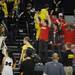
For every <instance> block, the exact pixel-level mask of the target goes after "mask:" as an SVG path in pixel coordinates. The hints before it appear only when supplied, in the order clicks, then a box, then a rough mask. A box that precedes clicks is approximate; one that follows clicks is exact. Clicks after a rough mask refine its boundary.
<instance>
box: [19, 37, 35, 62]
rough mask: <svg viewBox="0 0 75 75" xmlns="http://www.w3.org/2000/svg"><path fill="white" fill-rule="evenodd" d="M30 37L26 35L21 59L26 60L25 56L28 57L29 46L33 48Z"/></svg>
mask: <svg viewBox="0 0 75 75" xmlns="http://www.w3.org/2000/svg"><path fill="white" fill-rule="evenodd" d="M29 41H30V38H29V37H28V36H26V37H25V38H24V40H23V44H24V45H23V46H22V51H21V58H20V61H24V60H25V57H26V50H27V49H28V48H32V49H34V48H33V46H32V45H31V44H30V42H29Z"/></svg>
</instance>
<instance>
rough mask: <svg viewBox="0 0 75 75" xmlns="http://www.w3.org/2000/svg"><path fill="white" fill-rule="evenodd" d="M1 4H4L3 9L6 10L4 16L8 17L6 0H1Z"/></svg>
mask: <svg viewBox="0 0 75 75" xmlns="http://www.w3.org/2000/svg"><path fill="white" fill-rule="evenodd" d="M0 5H1V6H2V10H3V12H4V16H5V17H8V10H7V4H6V2H5V0H1V1H0Z"/></svg>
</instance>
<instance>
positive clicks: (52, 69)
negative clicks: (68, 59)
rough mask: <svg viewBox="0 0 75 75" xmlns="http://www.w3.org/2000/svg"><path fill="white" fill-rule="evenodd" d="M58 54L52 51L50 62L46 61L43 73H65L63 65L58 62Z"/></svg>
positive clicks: (63, 74) (53, 74) (57, 74)
mask: <svg viewBox="0 0 75 75" xmlns="http://www.w3.org/2000/svg"><path fill="white" fill-rule="evenodd" d="M58 60H59V56H58V54H57V53H53V55H52V62H47V63H46V65H45V69H44V74H47V75H65V71H64V67H63V65H62V64H61V63H59V62H58Z"/></svg>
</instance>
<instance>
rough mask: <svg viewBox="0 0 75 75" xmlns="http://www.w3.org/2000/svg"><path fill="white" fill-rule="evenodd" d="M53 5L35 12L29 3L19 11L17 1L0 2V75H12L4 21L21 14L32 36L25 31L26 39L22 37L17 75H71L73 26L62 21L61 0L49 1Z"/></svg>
mask: <svg viewBox="0 0 75 75" xmlns="http://www.w3.org/2000/svg"><path fill="white" fill-rule="evenodd" d="M53 3H54V5H52V6H51V8H50V7H49V5H48V4H45V5H43V6H42V8H41V7H40V8H38V9H35V8H34V7H33V5H32V1H29V2H27V4H26V5H24V7H25V9H19V6H21V5H20V4H21V1H20V0H0V23H1V24H0V54H1V53H3V54H4V58H2V57H3V56H1V59H3V62H2V61H1V62H2V63H3V65H4V66H3V70H2V75H13V70H12V69H13V68H12V67H11V66H12V65H13V60H12V59H11V57H10V55H9V52H8V49H7V46H6V44H5V39H6V36H7V32H6V31H7V29H8V27H6V26H7V20H8V19H9V17H10V18H14V17H17V18H20V17H21V16H24V15H25V19H26V24H28V25H29V26H30V25H33V27H34V29H35V33H33V34H32V32H31V31H30V30H29V32H28V33H27V35H28V36H25V37H24V40H23V46H22V50H21V57H20V62H19V64H20V72H21V75H26V74H27V75H30V74H31V75H33V74H35V75H42V74H44V75H50V74H51V75H55V74H57V75H73V72H74V71H73V67H72V66H74V64H75V23H68V22H66V21H65V18H64V16H65V15H64V12H63V9H62V7H61V0H53ZM19 10H20V11H19ZM74 15H75V13H74ZM7 18H8V19H7ZM5 24H6V25H5ZM32 35H34V37H35V38H34V39H32ZM30 39H31V40H32V42H33V43H31V42H30ZM49 53H50V54H49ZM50 56H51V57H50ZM59 57H60V58H59ZM51 60H52V62H50V61H51ZM58 60H59V62H60V63H58ZM47 62H48V63H47ZM61 63H62V64H63V65H64V67H63V66H62V64H61ZM7 65H8V66H7ZM7 67H8V68H7ZM44 68H45V69H44ZM9 70H10V71H9Z"/></svg>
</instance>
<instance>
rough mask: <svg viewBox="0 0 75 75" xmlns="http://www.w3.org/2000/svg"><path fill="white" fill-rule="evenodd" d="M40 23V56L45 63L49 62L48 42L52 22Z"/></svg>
mask: <svg viewBox="0 0 75 75" xmlns="http://www.w3.org/2000/svg"><path fill="white" fill-rule="evenodd" d="M39 23H40V35H39V56H40V57H41V60H42V62H43V63H45V62H46V60H47V57H48V56H47V52H48V51H47V50H48V40H49V31H50V25H51V22H50V20H44V21H41V22H39Z"/></svg>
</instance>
